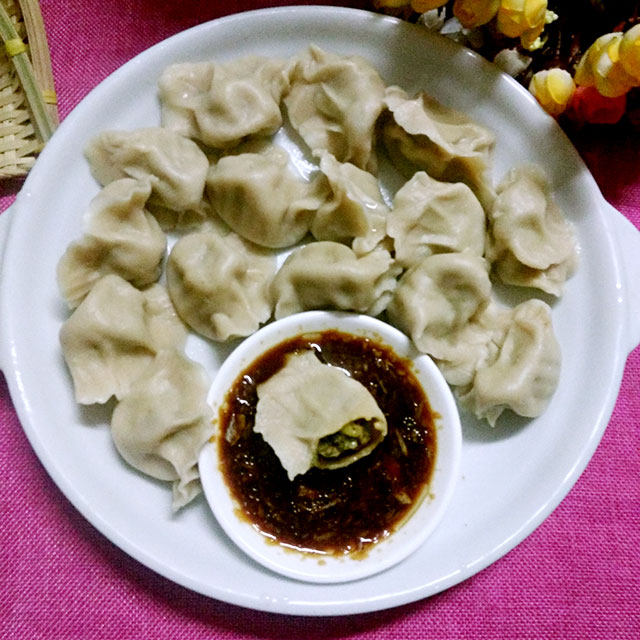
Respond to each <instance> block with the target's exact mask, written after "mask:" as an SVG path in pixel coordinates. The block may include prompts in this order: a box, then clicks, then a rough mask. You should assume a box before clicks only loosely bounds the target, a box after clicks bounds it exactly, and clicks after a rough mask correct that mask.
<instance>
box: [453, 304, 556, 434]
mask: <svg viewBox="0 0 640 640" xmlns="http://www.w3.org/2000/svg"><path fill="white" fill-rule="evenodd" d="M560 363H561V355H560V346H559V345H558V341H557V339H556V337H555V334H554V332H553V325H552V321H551V309H550V308H549V305H548V304H546V303H545V302H543V301H542V300H537V299H531V300H527V301H526V302H523V303H521V304H519V305H518V306H517V307H515V309H513V311H512V312H511V317H510V321H509V323H508V328H507V330H506V334H505V338H504V341H503V342H502V344H501V346H500V348H499V350H498V351H497V354H496V357H495V359H494V360H493V361H488V362H486V363H484V365H483V366H481V367H479V368H478V370H477V372H476V374H475V376H474V378H473V382H472V383H471V385H469V386H468V387H467V388H463V389H461V390H460V393H459V397H460V399H461V401H462V403H463V404H464V405H466V406H467V407H468V408H469V409H470V410H471V411H473V413H474V414H475V415H476V416H477V417H478V418H486V419H487V420H488V422H489V423H490V424H491V425H492V426H493V425H495V423H496V420H497V419H498V417H499V416H500V414H501V413H502V411H503V410H504V409H506V408H509V409H512V410H513V411H515V412H516V413H517V414H519V415H521V416H525V417H529V418H534V417H536V416H539V415H540V414H541V413H542V412H543V411H544V410H545V409H546V407H547V405H548V404H549V401H550V399H551V397H552V396H553V393H554V391H555V389H556V387H557V384H558V379H559V377H560Z"/></svg>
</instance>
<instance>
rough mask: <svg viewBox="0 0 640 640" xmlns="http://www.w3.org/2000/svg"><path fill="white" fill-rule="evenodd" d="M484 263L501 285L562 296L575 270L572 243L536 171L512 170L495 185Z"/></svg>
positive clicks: (570, 232) (568, 228)
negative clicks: (533, 289)
mask: <svg viewBox="0 0 640 640" xmlns="http://www.w3.org/2000/svg"><path fill="white" fill-rule="evenodd" d="M487 258H488V259H489V260H490V261H491V262H492V265H493V269H494V271H495V273H496V275H497V276H498V278H499V279H500V280H502V282H504V283H505V284H513V285H519V286H523V287H535V288H537V289H541V290H542V291H546V292H547V293H550V294H552V295H555V296H560V295H562V292H563V288H564V283H565V281H566V280H567V278H569V277H570V276H571V274H572V273H573V272H574V271H575V268H576V266H577V251H576V240H575V236H574V232H573V228H572V226H571V224H570V223H569V222H568V221H567V220H566V219H565V217H564V214H563V213H562V211H561V210H560V208H559V207H558V206H557V205H556V204H555V202H554V201H553V198H552V195H551V190H550V187H549V183H548V181H547V179H546V177H545V175H544V173H543V171H542V170H541V169H540V168H539V167H536V166H523V167H514V168H513V169H511V170H510V171H509V172H508V173H507V175H506V176H505V178H504V180H503V181H502V182H501V183H500V185H499V186H498V189H497V197H496V200H495V203H494V205H493V207H492V209H491V211H490V214H489V242H488V247H487Z"/></svg>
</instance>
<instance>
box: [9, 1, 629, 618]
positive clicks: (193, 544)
mask: <svg viewBox="0 0 640 640" xmlns="http://www.w3.org/2000/svg"><path fill="white" fill-rule="evenodd" d="M310 42H315V43H317V44H318V45H320V46H322V47H324V48H326V49H328V50H332V51H336V52H339V53H345V54H347V53H358V54H361V55H364V56H366V57H367V58H369V59H370V60H371V62H373V63H374V64H375V65H376V67H377V68H378V69H379V70H380V72H381V74H382V76H383V78H384V79H385V80H386V82H387V83H389V84H391V83H396V84H399V85H401V86H403V87H404V88H406V89H408V90H409V91H412V90H417V89H425V90H427V91H429V92H431V93H432V94H434V95H435V96H436V97H437V98H439V99H441V100H443V101H444V102H446V103H449V104H451V105H453V106H456V107H458V108H460V109H463V110H465V111H467V112H469V113H470V114H472V115H473V116H474V117H475V118H477V119H478V120H480V121H481V122H484V123H485V124H487V125H488V126H490V127H491V128H492V129H493V130H494V131H495V132H496V133H497V153H496V177H499V176H501V175H502V173H503V172H504V171H505V170H506V169H507V168H508V167H509V166H511V165H512V164H514V163H518V162H523V161H534V162H538V163H540V164H541V165H542V166H544V168H545V169H546V171H547V172H548V174H549V175H550V177H551V180H552V185H553V188H554V191H555V195H556V197H557V200H558V202H559V203H560V205H561V206H562V207H563V208H564V209H565V211H566V213H567V215H568V217H569V219H570V220H571V221H572V222H573V223H574V224H575V226H576V229H577V233H578V237H579V242H580V246H581V249H582V254H581V264H580V268H579V270H578V272H577V274H576V275H575V276H574V277H573V278H572V280H571V281H570V283H569V285H568V287H567V291H566V294H565V296H564V297H563V298H562V300H561V301H559V302H558V303H557V304H555V305H554V311H553V316H554V322H555V327H556V331H557V334H558V337H559V340H560V344H561V346H562V352H563V368H562V375H561V379H560V385H559V388H558V391H557V393H556V395H555V396H554V398H553V400H552V402H551V405H550V407H549V409H548V410H547V412H546V413H545V414H544V416H542V417H541V418H539V419H536V420H533V421H527V420H520V419H516V418H513V419H511V420H506V421H504V422H502V423H501V424H499V426H498V428H496V429H495V430H491V429H489V428H487V427H486V426H483V425H479V424H477V423H476V422H475V421H474V420H472V419H470V418H469V417H468V416H463V450H462V460H461V478H460V481H459V482H458V485H457V488H456V491H455V494H454V496H453V500H452V502H451V504H450V507H449V509H448V511H447V513H446V514H445V517H444V519H443V520H442V522H441V524H440V526H439V527H438V529H437V530H436V531H435V532H434V534H433V535H432V536H431V538H430V539H429V540H428V542H427V543H426V544H425V545H424V546H422V547H421V548H420V549H418V550H417V551H416V552H415V553H414V554H413V555H412V556H411V557H410V558H408V559H407V560H405V561H404V562H402V563H400V564H399V565H396V566H395V567H393V568H391V569H389V570H388V571H385V572H384V573H381V574H378V575H375V576H372V577H370V578H366V579H363V580H358V581H355V582H349V583H344V584H339V585H318V584H307V583H303V582H299V581H295V580H292V579H287V578H283V577H281V576H279V575H277V574H275V573H271V572H270V571H268V570H266V569H264V568H262V567H261V566H259V565H258V564H255V563H253V562H252V561H250V560H248V559H247V557H246V556H245V555H244V553H242V552H241V551H240V550H238V549H237V548H236V547H235V546H234V545H233V544H232V543H231V542H230V541H229V540H228V539H227V538H226V536H225V535H224V533H223V531H222V530H221V529H220V527H219V526H218V524H217V523H216V521H215V519H214V518H213V516H212V515H211V513H210V511H209V509H208V508H207V505H206V503H205V501H204V499H203V498H200V499H199V500H198V501H196V502H195V503H194V504H192V505H191V506H190V507H189V508H187V509H186V510H184V512H182V513H179V514H178V515H176V516H171V515H170V492H169V491H168V490H167V488H166V486H165V485H164V484H163V483H159V482H158V483H156V482H154V481H152V480H149V479H148V478H147V477H144V476H142V475H141V474H138V473H136V472H134V471H132V470H131V469H129V468H128V467H127V466H126V464H125V463H124V462H122V461H121V459H120V458H119V457H118V455H117V454H116V452H115V450H114V448H113V445H112V443H111V440H110V435H109V431H108V428H107V427H106V424H107V422H108V413H107V412H106V411H101V410H92V409H88V410H87V409H85V410H83V409H80V408H78V406H77V405H76V404H75V403H74V402H73V398H72V390H71V385H70V381H69V378H68V377H67V373H66V371H65V367H64V365H63V361H62V356H61V354H60V350H59V348H58V330H59V327H60V324H61V322H62V321H63V319H64V318H65V315H66V311H65V309H64V305H63V303H62V302H61V300H60V298H59V296H58V292H57V288H56V283H55V275H54V274H55V266H56V263H57V261H58V259H59V257H60V255H61V254H62V252H63V251H64V249H65V247H66V246H67V244H68V243H69V241H70V240H71V239H72V238H75V237H77V236H78V235H79V234H80V230H81V226H80V225H81V218H82V213H83V211H84V210H85V209H86V206H87V203H88V201H89V199H90V198H91V197H92V196H93V195H95V193H96V192H97V186H96V184H95V183H94V181H93V180H92V178H91V176H90V174H89V169H88V167H87V164H86V162H85V161H84V159H83V156H82V149H83V147H84V146H85V144H86V142H87V141H88V140H89V139H90V138H91V137H92V136H93V135H95V134H96V133H98V132H99V131H101V130H104V129H107V128H133V127H138V126H148V125H149V123H152V122H158V121H159V110H158V104H157V100H156V80H157V78H158V76H159V74H160V73H161V71H162V70H163V69H164V68H165V67H166V66H167V65H168V64H170V63H173V62H177V61H189V60H205V59H209V58H220V59H229V58H234V57H237V56H240V55H245V54H263V55H273V56H290V55H292V54H294V53H296V52H297V51H299V50H300V49H302V48H304V47H306V46H307V45H308V44H309V43H310ZM0 220H1V221H2V222H1V223H0V229H1V233H0V236H5V235H6V243H5V250H4V262H3V267H2V281H1V283H0V285H1V289H0V330H1V332H2V342H1V345H2V347H1V348H2V351H1V353H0V357H1V359H0V363H1V365H2V369H3V370H4V372H5V374H6V377H7V380H8V383H9V387H10V390H11V394H12V398H13V401H14V403H15V405H16V408H17V411H18V414H19V417H20V420H21V423H22V425H23V427H24V430H25V432H26V434H27V436H28V438H29V440H30V442H31V444H32V446H33V448H34V450H35V451H36V453H37V455H38V456H39V458H40V460H41V461H42V463H43V464H44V466H45V467H46V469H47V471H48V473H49V474H50V475H51V477H52V478H53V480H54V481H55V482H56V483H57V485H58V486H59V487H60V489H61V490H62V491H63V493H64V494H65V495H66V496H67V497H68V498H69V500H70V501H71V502H72V503H73V504H74V505H75V506H76V507H77V508H78V510H79V511H80V512H82V513H83V514H84V515H85V516H86V517H87V519H88V520H89V521H90V522H92V523H93V524H94V525H95V526H96V527H97V528H98V529H99V530H100V531H101V532H103V534H104V535H105V536H107V537H108V538H109V539H110V540H111V541H112V542H114V543H115V544H116V545H118V546H119V547H120V548H121V549H123V550H124V551H125V552H126V553H128V554H130V555H131V556H133V557H134V558H137V559H138V560H139V561H140V562H142V563H144V564H145V565H147V566H148V567H150V568H152V569H153V570H155V571H157V572H158V573H160V574H162V575H164V576H166V577H167V578H169V579H171V580H173V581H175V582H177V583H180V584H182V585H184V586H186V587H188V588H190V589H193V590H196V591H199V592H201V593H203V594H207V595H209V596H211V597H214V598H218V599H220V600H224V601H228V602H232V603H235V604H239V605H244V606H247V607H252V608H255V609H263V610H268V611H273V612H282V613H291V614H305V615H336V614H346V613H357V612H365V611H371V610H376V609H382V608H387V607H391V606H395V605H399V604H403V603H406V602H410V601H414V600H417V599H420V598H424V597H426V596H429V595H431V594H433V593H436V592H438V591H441V590H443V589H446V588H447V587H449V586H451V585H453V584H456V583H458V582H460V581H462V580H464V579H465V578H467V577H469V576H471V575H473V574H475V573H476V572H477V571H479V570H481V569H482V568H483V567H486V566H487V565H488V564H490V563H492V562H493V561H495V560H496V559H497V558H499V557H500V556H502V555H503V554H504V553H506V552H507V551H509V550H510V549H511V548H513V547H514V546H515V545H516V544H518V543H519V542H520V541H521V540H522V539H523V538H524V537H525V536H527V535H528V534H529V533H530V532H531V531H532V530H533V529H534V528H535V527H536V526H537V525H539V524H540V523H541V522H542V521H543V519H544V518H545V517H546V516H547V515H548V514H549V513H550V512H551V511H552V510H553V508H554V507H555V506H556V505H557V504H558V503H559V502H560V501H561V500H562V498H563V497H564V496H565V495H566V494H567V492H568V491H569V489H570V488H571V486H572V485H573V483H574V482H575V480H576V479H577V477H578V475H579V474H580V473H581V472H582V470H583V469H584V467H585V466H586V464H587V462H588V461H589V459H590V457H591V455H592V454H593V452H594V450H595V448H596V446H597V444H598V442H599V440H600V437H601V435H602V433H603V431H604V429H605V427H606V424H607V422H608V420H609V417H610V415H611V411H612V409H613V406H614V402H615V399H616V396H617V393H618V389H619V384H620V378H621V376H622V370H623V365H624V361H625V359H626V356H627V354H628V352H629V351H630V350H631V348H632V347H634V346H635V345H636V344H637V343H638V341H639V340H640V296H639V295H638V291H635V292H632V291H631V289H630V286H631V275H630V274H632V273H634V272H635V273H638V271H639V269H640V264H639V262H638V261H639V256H640V235H639V234H638V233H637V231H636V230H635V229H634V228H633V227H632V225H631V224H630V223H628V222H627V221H626V219H624V218H623V217H622V216H621V215H620V214H618V213H617V212H616V211H615V210H613V209H612V208H611V207H610V206H609V205H607V204H606V203H605V201H604V200H603V199H602V196H601V195H600V192H599V191H598V189H597V187H596V185H595V183H594V181H593V179H592V177H591V176H590V174H589V173H588V171H587V170H586V168H585V166H584V165H583V163H582V162H581V161H580V159H579V157H578V155H577V153H576V152H575V150H574V149H573V147H572V146H571V145H570V144H569V142H568V141H567V140H566V138H565V137H564V135H563V134H562V132H561V131H560V130H559V128H558V127H557V125H556V124H555V122H554V121H553V120H552V119H551V118H549V117H547V116H546V115H545V114H544V113H543V112H542V111H541V110H540V109H539V108H538V106H537V105H536V103H535V101H534V100H533V99H532V98H531V96H530V95H529V94H528V93H527V92H526V91H524V90H523V89H521V88H520V87H519V85H517V84H516V83H515V82H514V81H512V80H511V79H509V78H507V77H506V76H504V75H501V74H500V73H498V71H497V70H496V69H495V68H494V67H492V66H491V65H489V64H488V63H486V62H485V61H483V60H482V59H480V58H479V57H478V56H476V55H474V54H473V53H471V52H470V51H467V50H465V49H462V48H460V47H458V46H456V45H454V44H453V43H451V42H449V41H446V40H444V39H441V38H439V37H433V36H430V35H429V34H428V33H426V32H425V31H424V30H422V29H420V28H419V27H414V26H412V25H409V24H406V23H402V22H399V21H396V20H394V19H391V18H384V17H381V16H379V15H375V14H372V13H367V12H359V11H354V10H349V9H335V8H321V7H302V8H285V9H270V10H264V11H260V12H254V13H246V14H240V15H236V16H231V17H229V18H225V19H221V20H217V21H215V22H212V23H209V24H205V25H202V26H200V27H197V28H195V29H192V30H190V31H187V32H185V33H182V34H179V35H177V36H175V37H173V38H170V39H169V40H167V41H165V42H163V43H160V44H159V45H157V46H155V47H153V48H152V49H150V50H149V51H147V52H145V53H143V54H142V55H140V56H138V57H137V58H135V59H134V60H133V61H131V62H130V63H128V64H126V65H125V66H124V67H122V68H121V69H120V70H119V71H117V72H116V73H114V74H113V75H112V76H111V77H109V78H108V79H107V80H106V81H105V82H103V83H102V84H101V85H100V86H98V87H97V88H96V89H95V90H94V91H93V92H92V93H91V94H90V95H89V96H87V97H86V98H85V99H84V100H83V102H82V103H81V104H80V105H79V106H78V107H77V108H76V109H75V110H74V112H73V113H72V114H70V115H69V116H68V117H67V118H66V119H65V121H64V122H63V123H62V126H61V127H60V128H59V129H58V131H57V132H56V134H55V135H54V137H53V139H52V140H51V141H50V142H49V144H48V145H47V147H46V149H45V150H44V153H43V154H42V155H41V157H40V159H39V160H38V162H37V164H36V167H35V168H34V169H33V170H32V171H31V173H30V175H29V177H28V179H27V181H26V183H25V185H24V188H23V190H22V192H21V193H20V194H19V196H18V198H17V201H16V204H15V206H14V207H13V210H12V212H11V216H9V215H7V214H4V215H2V216H1V217H0ZM8 221H9V222H10V224H7V222H8ZM1 241H2V238H1V237H0V242H1ZM190 350H191V355H193V356H195V357H197V358H198V359H199V360H200V361H201V362H203V364H204V365H205V366H206V367H208V368H209V370H210V371H212V372H213V371H215V370H216V369H217V367H218V366H219V363H220V362H221V360H222V358H223V357H224V353H223V352H221V351H216V350H214V349H211V348H209V347H208V346H207V345H206V344H205V343H204V342H203V343H200V342H198V341H194V342H192V343H191V344H190ZM532 570H535V568H534V567H532Z"/></svg>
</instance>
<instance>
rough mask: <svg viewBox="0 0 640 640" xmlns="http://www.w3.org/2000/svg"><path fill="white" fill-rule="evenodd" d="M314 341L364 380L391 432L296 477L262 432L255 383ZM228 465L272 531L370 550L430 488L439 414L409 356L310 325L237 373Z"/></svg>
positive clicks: (319, 351)
mask: <svg viewBox="0 0 640 640" xmlns="http://www.w3.org/2000/svg"><path fill="white" fill-rule="evenodd" d="M304 349H313V350H314V351H315V352H316V355H317V356H318V357H319V358H320V360H321V361H322V362H324V363H326V364H330V365H334V366H339V367H341V368H342V369H345V370H346V371H348V372H350V374H351V376H352V377H353V378H355V379H356V380H358V381H359V382H361V383H362V384H364V385H365V387H366V388H367V389H368V390H369V391H370V392H371V394H372V395H373V396H374V398H375V399H376V401H377V403H378V405H379V406H380V408H381V409H382V412H383V413H384V414H385V417H386V419H387V425H388V433H387V435H386V437H385V438H384V440H383V441H382V442H381V443H380V444H379V445H378V446H377V447H376V449H374V451H373V452H372V453H370V454H369V455H367V456H365V457H364V458H362V459H360V460H358V461H356V462H354V463H353V464H350V465H349V466H347V467H344V468H341V469H332V470H326V469H317V468H312V469H310V470H309V471H307V472H306V473H305V474H302V475H298V476H296V478H295V479H294V480H293V481H290V480H289V479H288V477H287V474H286V472H285V470H284V469H283V467H282V465H281V464H280V461H279V460H278V458H277V456H276V455H275V453H274V452H273V450H272V449H271V447H270V446H269V445H268V444H267V443H265V441H264V440H263V438H262V436H261V435H260V434H257V433H255V432H254V431H253V423H254V417H255V411H256V404H257V401H258V396H257V391H256V387H257V386H258V385H259V384H260V383H261V382H264V381H265V380H267V379H268V378H269V377H270V376H272V375H273V374H274V373H276V372H277V371H278V370H279V369H281V368H282V367H283V366H284V364H285V361H286V357H287V355H288V354H290V353H292V352H295V351H300V350H304ZM220 433H221V434H223V435H224V437H223V438H221V442H220V447H219V448H220V457H221V459H220V464H221V468H222V471H223V474H224V477H225V480H226V482H227V485H228V486H229V488H230V490H231V492H232V494H233V496H234V498H235V499H236V501H237V502H238V503H239V504H240V505H241V510H242V513H243V517H245V518H247V519H248V520H249V521H250V522H251V523H253V524H254V526H256V527H257V528H258V529H259V530H260V531H261V532H262V533H263V534H264V535H265V536H267V537H268V538H270V539H272V540H273V541H274V542H278V543H280V544H283V545H288V546H291V547H295V548H297V549H302V550H307V551H310V552H319V553H329V554H333V555H342V554H345V553H350V554H358V553H366V551H367V550H368V549H369V548H370V547H371V545H372V544H374V543H375V542H377V541H378V540H380V539H382V538H384V537H385V536H387V535H389V533H391V532H392V531H393V530H394V528H395V527H396V526H397V525H398V524H399V523H401V522H402V520H403V518H404V516H405V515H406V514H407V513H408V512H409V511H410V510H411V508H412V506H413V505H414V503H415V501H416V500H417V499H418V498H419V497H421V496H422V495H423V491H424V489H425V487H426V486H427V484H428V481H429V478H430V476H431V474H432V471H433V462H434V459H435V451H436V438H435V428H434V416H433V414H432V411H431V409H430V407H429V402H428V400H427V398H426V397H425V394H424V392H423V390H422V388H421V387H420V385H419V383H418V381H417V379H416V377H415V375H414V373H413V371H412V369H411V363H410V361H408V360H404V359H402V358H399V357H398V356H397V355H396V354H395V353H393V352H392V351H391V350H389V349H388V348H387V347H385V346H383V345H380V344H377V343H376V342H375V341H373V340H370V339H366V338H360V337H357V336H353V335H349V334H345V333H341V332H338V331H333V330H331V331H323V332H321V333H312V334H304V335H302V336H297V337H296V338H293V339H290V340H287V341H285V342H283V343H281V344H279V345H277V346H276V347H274V348H272V349H271V350H269V351H267V352H266V353H265V354H263V355H262V356H261V357H260V358H259V359H258V360H256V361H255V362H254V363H253V364H252V365H250V366H249V367H248V368H247V369H246V370H245V371H244V372H243V374H242V375H241V376H239V377H238V379H237V380H236V382H235V384H234V386H233V387H232V388H231V390H230V391H229V393H228V394H227V397H226V399H225V403H224V404H223V407H222V409H221V410H220Z"/></svg>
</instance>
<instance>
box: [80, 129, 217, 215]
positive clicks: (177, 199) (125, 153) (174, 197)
mask: <svg viewBox="0 0 640 640" xmlns="http://www.w3.org/2000/svg"><path fill="white" fill-rule="evenodd" d="M85 155H86V157H87V160H88V161H89V166H90V167H91V173H92V174H93V176H94V178H95V179H96V180H97V181H98V182H99V183H100V184H102V185H105V184H108V183H109V182H113V181H114V180H118V179H120V178H126V177H129V178H136V179H137V180H145V181H148V182H150V184H151V197H150V198H149V204H150V205H154V206H155V205H157V206H160V207H162V208H163V209H165V210H166V209H168V210H171V211H173V212H175V215H176V217H179V215H180V214H181V213H185V212H190V211H193V210H197V209H199V208H201V206H202V197H203V193H204V182H205V179H206V177H207V171H208V170H209V160H208V159H207V156H206V155H205V154H204V152H203V151H202V150H201V149H200V148H199V147H198V145H197V144H196V143H195V142H193V140H189V139H188V138H185V137H184V136H182V135H180V134H179V133H176V132H175V131H171V130H169V129H163V128H162V127H148V128H143V129H135V130H134V131H103V132H102V133H100V134H99V135H97V136H96V137H95V138H94V139H93V140H91V142H89V144H88V145H87V148H86V149H85ZM165 215H166V211H165Z"/></svg>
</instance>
